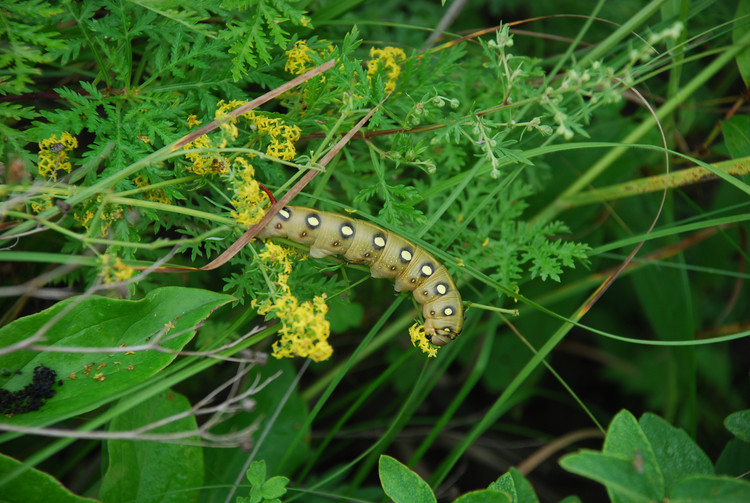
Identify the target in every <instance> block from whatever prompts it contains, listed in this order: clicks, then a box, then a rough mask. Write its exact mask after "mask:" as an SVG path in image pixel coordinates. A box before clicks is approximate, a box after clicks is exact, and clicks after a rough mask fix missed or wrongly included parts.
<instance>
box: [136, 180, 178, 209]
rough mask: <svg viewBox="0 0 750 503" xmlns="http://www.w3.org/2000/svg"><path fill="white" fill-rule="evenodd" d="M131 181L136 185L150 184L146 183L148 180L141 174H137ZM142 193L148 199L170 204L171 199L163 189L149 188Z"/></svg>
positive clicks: (146, 185)
mask: <svg viewBox="0 0 750 503" xmlns="http://www.w3.org/2000/svg"><path fill="white" fill-rule="evenodd" d="M133 183H135V186H136V187H148V186H149V185H150V184H149V183H148V180H146V178H145V177H144V176H143V175H138V176H137V177H136V178H135V180H133ZM143 195H144V197H145V198H146V199H148V200H149V201H154V202H156V203H163V204H172V200H171V199H169V196H167V193H166V192H164V189H151V190H148V191H146V192H145V193H144V194H143Z"/></svg>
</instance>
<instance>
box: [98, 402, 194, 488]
mask: <svg viewBox="0 0 750 503" xmlns="http://www.w3.org/2000/svg"><path fill="white" fill-rule="evenodd" d="M189 410H190V402H189V401H188V400H187V398H185V397H184V396H183V395H180V394H178V393H175V392H173V391H169V392H165V393H161V394H159V395H157V396H155V397H153V398H151V399H150V400H148V401H146V402H144V403H142V404H140V405H139V406H138V407H137V408H133V409H130V410H129V411H127V412H126V413H124V414H121V415H119V416H118V417H116V418H115V419H114V420H113V421H112V423H111V425H110V431H111V432H117V431H132V430H134V429H136V428H141V427H143V426H147V425H149V424H151V423H153V422H155V421H159V420H161V419H164V418H168V417H171V416H174V415H176V414H183V413H186V412H188V411H189ZM197 429H198V425H197V423H196V420H195V416H194V415H187V416H186V417H183V418H181V419H178V420H176V421H172V422H170V423H168V424H166V425H164V426H161V427H159V428H157V429H154V430H151V431H149V434H155V435H158V434H160V433H161V434H164V435H168V434H174V433H181V432H188V431H195V432H196V435H194V436H189V437H185V438H184V442H185V444H181V443H164V442H159V443H157V442H134V441H132V440H110V441H108V442H107V447H108V449H107V452H108V454H109V458H108V461H109V466H108V468H107V472H106V474H105V475H104V478H103V479H102V486H101V489H100V491H99V497H100V498H101V499H102V500H104V501H107V502H112V503H116V502H128V501H143V502H146V503H149V502H153V503H156V502H165V503H170V502H175V503H177V502H184V501H190V500H193V499H197V498H198V489H196V488H198V487H200V486H201V485H203V449H202V448H201V447H199V446H197V445H187V443H188V442H193V443H195V442H198V441H200V437H199V436H198V435H197Z"/></svg>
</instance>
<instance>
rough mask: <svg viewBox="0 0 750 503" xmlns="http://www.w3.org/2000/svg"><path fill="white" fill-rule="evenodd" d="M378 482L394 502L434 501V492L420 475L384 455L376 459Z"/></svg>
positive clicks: (415, 502) (418, 502) (429, 502)
mask: <svg viewBox="0 0 750 503" xmlns="http://www.w3.org/2000/svg"><path fill="white" fill-rule="evenodd" d="M378 472H379V474H380V484H381V485H382V486H383V491H384V492H385V494H386V495H387V496H388V497H389V498H391V499H392V500H393V501H394V502H395V503H434V502H436V501H437V500H436V499H435V493H433V492H432V489H431V488H430V486H429V485H428V484H427V482H425V481H424V480H422V477H420V476H419V475H417V474H416V473H414V472H413V471H411V470H410V469H409V468H407V467H406V466H405V465H403V464H401V463H400V462H399V461H397V460H395V459H394V458H392V457H390V456H386V455H382V456H380V460H379V461H378Z"/></svg>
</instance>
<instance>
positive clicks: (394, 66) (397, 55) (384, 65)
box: [367, 47, 406, 93]
mask: <svg viewBox="0 0 750 503" xmlns="http://www.w3.org/2000/svg"><path fill="white" fill-rule="evenodd" d="M370 58H372V59H370V61H368V62H367V80H368V82H370V85H372V79H373V78H374V77H375V76H376V75H377V74H378V73H381V72H382V74H383V75H385V76H386V77H387V79H388V80H387V81H386V83H385V91H386V92H388V93H392V92H393V91H394V90H395V89H396V81H397V80H398V76H399V75H400V74H401V67H400V66H399V63H400V62H401V61H403V60H405V59H406V53H405V52H404V51H403V49H399V48H398V47H384V48H382V49H377V48H375V47H373V48H371V49H370Z"/></svg>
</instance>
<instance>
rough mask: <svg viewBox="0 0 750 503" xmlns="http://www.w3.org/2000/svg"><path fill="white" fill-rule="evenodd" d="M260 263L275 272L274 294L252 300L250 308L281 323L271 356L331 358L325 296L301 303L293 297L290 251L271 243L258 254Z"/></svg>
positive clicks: (318, 359)
mask: <svg viewBox="0 0 750 503" xmlns="http://www.w3.org/2000/svg"><path fill="white" fill-rule="evenodd" d="M259 258H260V259H261V261H262V262H263V263H264V264H266V265H267V266H269V271H275V272H276V274H275V275H276V281H274V284H275V285H276V287H277V288H276V291H275V292H273V293H272V294H271V295H270V296H269V298H268V299H265V300H261V301H258V299H254V300H253V301H252V304H251V305H252V306H253V307H255V308H257V309H258V312H259V313H260V314H263V315H266V314H274V315H275V316H276V317H278V318H279V320H280V321H281V329H280V330H279V334H280V335H281V338H280V339H279V340H277V341H276V342H274V343H273V356H274V357H276V358H293V357H295V356H301V357H303V358H307V357H309V358H311V359H312V360H313V361H316V362H321V361H325V360H327V359H328V358H330V357H331V355H332V354H333V348H332V347H331V345H330V344H329V343H328V337H329V336H330V334H331V327H330V324H329V323H328V321H327V320H326V319H325V315H326V313H327V312H328V306H327V305H326V303H325V295H323V296H318V297H315V298H314V299H313V300H312V301H307V302H302V303H300V302H299V300H298V299H297V298H296V297H294V296H293V295H292V293H291V290H290V288H289V284H288V283H287V282H288V280H289V274H291V272H292V260H291V259H290V256H289V251H287V250H286V249H284V248H283V247H281V246H279V245H276V244H274V243H270V242H269V243H266V246H265V249H264V250H263V252H262V253H260V254H259Z"/></svg>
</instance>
